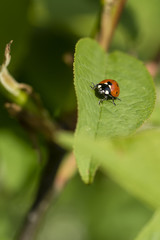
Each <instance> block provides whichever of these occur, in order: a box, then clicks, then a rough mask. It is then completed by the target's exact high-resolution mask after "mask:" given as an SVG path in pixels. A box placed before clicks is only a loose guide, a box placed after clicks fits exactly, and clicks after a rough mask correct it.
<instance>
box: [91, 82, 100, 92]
mask: <svg viewBox="0 0 160 240" xmlns="http://www.w3.org/2000/svg"><path fill="white" fill-rule="evenodd" d="M92 85H93V86H90V87H91V88H92V89H93V90H94V89H96V87H97V85H98V84H96V85H95V84H94V83H93V82H92Z"/></svg>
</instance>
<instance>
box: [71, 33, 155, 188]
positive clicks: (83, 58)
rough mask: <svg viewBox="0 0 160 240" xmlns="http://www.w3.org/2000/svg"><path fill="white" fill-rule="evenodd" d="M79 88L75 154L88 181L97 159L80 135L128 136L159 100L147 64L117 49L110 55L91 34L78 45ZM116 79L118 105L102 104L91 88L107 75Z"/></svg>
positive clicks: (75, 63) (76, 56) (83, 175)
mask: <svg viewBox="0 0 160 240" xmlns="http://www.w3.org/2000/svg"><path fill="white" fill-rule="evenodd" d="M74 74H75V89H76V94H77V99H78V123H77V128H76V134H75V146H74V147H75V156H76V160H77V164H78V168H79V171H80V174H81V176H82V179H83V180H84V182H86V183H88V182H91V181H92V180H93V177H94V174H95V170H96V168H97V163H95V161H94V158H93V157H92V152H87V153H86V154H84V153H83V151H81V150H80V149H79V146H78V138H79V137H82V136H89V137H90V138H92V139H93V140H96V138H97V137H113V136H127V135H129V134H131V133H133V132H135V130H136V129H137V128H138V127H140V126H141V124H142V123H143V122H144V121H145V120H146V119H147V118H148V117H149V116H150V114H151V112H152V110H153V107H154V102H155V89H154V85H153V81H152V79H151V77H150V75H149V73H148V72H147V70H146V68H145V67H144V65H143V64H142V63H141V62H140V61H138V60H136V59H135V58H133V57H131V56H128V55H126V54H123V53H121V52H114V53H112V54H110V55H108V56H106V53H105V52H104V51H103V50H102V49H101V47H100V46H99V45H98V44H97V43H96V41H94V40H91V39H89V38H86V39H82V40H80V41H79V42H78V44H77V46H76V53H75V62H74ZM106 78H111V79H115V80H116V81H117V82H118V83H119V85H120V89H121V92H120V99H121V101H118V100H117V101H116V104H117V106H114V105H113V104H112V103H111V101H105V102H103V104H101V105H99V104H98V98H97V97H96V96H95V93H94V91H93V90H92V89H91V88H90V85H91V83H92V82H93V83H94V84H97V83H98V82H100V81H101V80H103V79H106Z"/></svg>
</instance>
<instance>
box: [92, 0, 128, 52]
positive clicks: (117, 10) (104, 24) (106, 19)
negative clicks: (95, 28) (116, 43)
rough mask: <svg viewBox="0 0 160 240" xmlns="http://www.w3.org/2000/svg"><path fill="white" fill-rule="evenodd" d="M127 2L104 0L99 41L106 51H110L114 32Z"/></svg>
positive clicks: (122, 0) (98, 35)
mask: <svg viewBox="0 0 160 240" xmlns="http://www.w3.org/2000/svg"><path fill="white" fill-rule="evenodd" d="M125 2H126V0H103V2H102V11H101V16H100V25H99V28H100V29H99V32H98V34H97V36H96V39H97V41H98V42H99V44H100V45H101V46H102V48H103V49H104V50H106V51H107V50H108V48H109V44H110V42H111V39H112V36H113V33H114V30H115V28H116V25H117V23H118V20H119V17H120V15H121V12H122V10H123V7H124V5H125Z"/></svg>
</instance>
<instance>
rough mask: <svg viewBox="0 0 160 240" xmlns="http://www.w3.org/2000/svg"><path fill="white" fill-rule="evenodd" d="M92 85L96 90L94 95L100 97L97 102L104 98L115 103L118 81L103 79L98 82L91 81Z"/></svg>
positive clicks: (117, 94) (118, 90)
mask: <svg viewBox="0 0 160 240" xmlns="http://www.w3.org/2000/svg"><path fill="white" fill-rule="evenodd" d="M92 84H93V86H91V88H92V89H94V90H95V91H96V95H97V96H98V97H99V98H101V99H100V101H99V104H100V103H102V102H103V101H104V100H109V99H111V100H112V102H113V104H114V105H116V104H115V102H114V100H115V99H118V100H120V99H119V98H118V96H119V93H120V88H119V85H118V83H117V82H116V81H115V80H112V79H105V80H103V81H101V82H100V83H98V84H96V85H95V84H94V83H92Z"/></svg>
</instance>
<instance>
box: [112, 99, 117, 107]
mask: <svg viewBox="0 0 160 240" xmlns="http://www.w3.org/2000/svg"><path fill="white" fill-rule="evenodd" d="M112 103H113V105H114V106H116V104H115V102H114V98H112Z"/></svg>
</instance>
